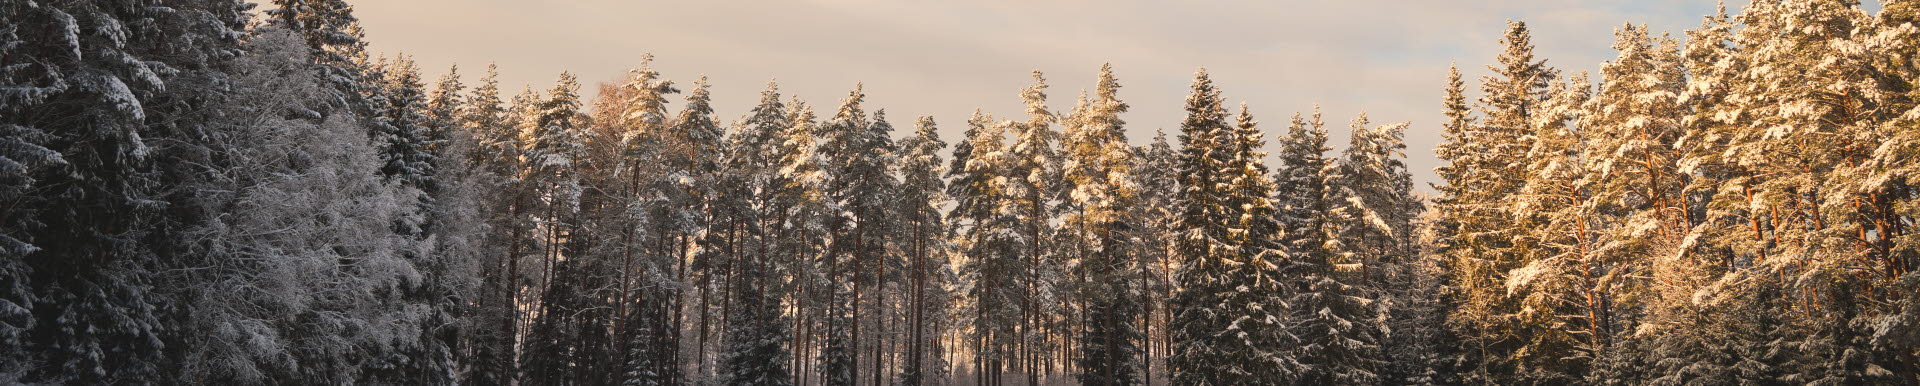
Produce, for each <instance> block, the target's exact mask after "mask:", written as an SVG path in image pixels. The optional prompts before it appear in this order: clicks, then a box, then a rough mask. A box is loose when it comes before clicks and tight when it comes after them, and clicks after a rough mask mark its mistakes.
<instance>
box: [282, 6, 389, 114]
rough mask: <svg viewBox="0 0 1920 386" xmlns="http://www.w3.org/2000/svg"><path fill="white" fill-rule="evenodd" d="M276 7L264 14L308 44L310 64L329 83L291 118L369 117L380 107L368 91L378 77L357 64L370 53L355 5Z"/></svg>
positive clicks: (360, 64) (361, 64) (294, 112)
mask: <svg viewBox="0 0 1920 386" xmlns="http://www.w3.org/2000/svg"><path fill="white" fill-rule="evenodd" d="M273 5H274V6H275V7H274V8H273V9H269V10H266V12H265V14H266V17H267V18H268V21H269V23H272V24H274V25H278V26H280V27H281V28H284V29H286V30H288V31H293V32H294V33H296V34H299V35H300V36H301V37H302V38H304V39H305V40H306V44H307V49H308V50H309V52H308V55H307V57H308V60H309V61H310V62H312V63H313V66H314V68H315V69H316V70H317V71H318V72H319V73H320V79H321V80H322V81H325V82H326V84H327V85H328V87H327V88H326V90H327V91H328V93H327V94H328V95H327V96H326V97H324V98H320V99H319V100H318V101H317V103H316V104H315V105H314V106H311V107H308V108H306V109H299V110H295V111H293V112H292V114H293V115H294V116H300V117H305V118H309V119H319V118H322V117H326V116H329V115H332V114H335V113H340V112H349V113H353V114H356V115H359V116H360V117H361V118H370V116H369V115H370V114H372V113H373V112H374V110H375V109H377V108H379V106H376V105H375V103H374V102H373V101H371V100H368V99H367V98H366V96H365V95H364V93H366V92H369V91H371V89H372V88H373V86H372V84H371V83H375V82H376V81H377V77H376V76H371V75H370V74H367V71H366V70H367V69H366V68H365V66H364V64H363V63H359V62H356V61H357V60H358V59H359V58H363V57H364V56H365V55H366V47H367V43H366V42H365V40H364V39H365V34H364V33H363V32H362V31H361V29H360V19H359V18H356V17H354V16H353V6H352V5H349V4H347V2H346V1H345V0H275V1H274V2H273ZM372 123H373V122H371V121H368V122H363V124H372Z"/></svg>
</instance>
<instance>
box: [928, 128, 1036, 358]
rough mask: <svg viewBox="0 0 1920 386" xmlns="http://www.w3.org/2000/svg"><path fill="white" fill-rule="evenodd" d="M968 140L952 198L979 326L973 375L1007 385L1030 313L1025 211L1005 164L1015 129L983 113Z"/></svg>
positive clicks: (957, 151) (959, 154) (958, 151)
mask: <svg viewBox="0 0 1920 386" xmlns="http://www.w3.org/2000/svg"><path fill="white" fill-rule="evenodd" d="M967 125H968V127H967V131H966V135H967V141H966V142H963V143H962V144H961V145H958V146H955V148H954V160H953V165H954V168H953V169H951V170H949V171H948V173H950V175H952V180H951V183H950V184H949V185H948V186H947V192H948V194H949V195H951V196H952V197H953V198H954V207H953V209H952V210H951V211H950V212H948V215H947V216H948V218H951V219H952V220H950V221H951V222H950V224H951V225H952V226H953V227H954V228H955V233H956V235H955V239H956V241H955V244H957V247H958V248H960V249H961V250H962V251H963V255H964V256H965V258H966V259H965V260H964V261H962V262H960V265H959V267H960V268H959V269H960V278H961V280H962V281H964V282H967V283H969V286H968V287H967V298H968V299H969V302H970V303H971V304H972V307H971V309H969V310H967V312H968V313H969V314H970V315H967V318H968V319H969V322H970V324H972V328H971V330H972V335H971V336H970V338H971V339H972V342H971V344H972V345H973V349H972V351H973V353H974V358H973V361H972V362H973V364H974V366H975V368H974V371H973V373H974V374H975V376H976V377H980V378H981V379H982V380H983V382H986V383H988V384H994V385H997V384H1000V383H1001V382H1002V381H1003V380H1002V379H1001V375H1003V374H1004V373H1005V370H1006V366H1009V365H1011V363H1010V362H1011V361H1012V360H1014V359H1016V358H1017V356H1016V354H1017V352H1016V350H1017V349H1018V348H1019V345H1018V344H1019V340H1018V337H1017V335H1015V333H1016V330H1015V328H1016V327H1017V326H1016V325H1017V324H1018V323H1020V322H1021V321H1022V320H1023V319H1022V315H1021V314H1020V307H1019V306H1020V305H1021V304H1022V303H1021V299H1022V298H1023V294H1024V293H1025V289H1024V286H1023V285H1022V282H1021V281H1020V278H1021V277H1022V275H1023V274H1024V273H1026V272H1027V270H1026V269H1025V263H1026V261H1024V260H1023V259H1022V258H1021V255H1020V253H1021V252H1023V251H1022V249H1021V248H1020V244H1019V239H1018V238H1019V237H1020V233H1018V232H1019V230H1018V229H1017V227H1016V225H1017V222H1016V216H1017V215H1018V214H1019V213H1020V212H1019V208H1017V207H1014V206H1013V205H1010V204H1008V203H1009V202H1010V201H1011V199H1012V198H1011V196H1009V195H1008V193H1007V190H1006V188H1005V185H1006V182H1005V180H1006V179H1007V178H1008V177H1007V176H1006V175H1005V173H1006V172H1007V169H1006V168H1005V167H1004V166H1003V165H1005V163H1006V162H1009V161H1008V158H1009V156H1008V153H1007V150H1006V142H1005V140H1006V135H1007V134H1006V133H1007V131H1008V130H1009V126H1012V125H1011V124H1006V123H995V122H993V118H992V117H991V116H988V115H986V114H983V113H980V112H978V111H976V112H974V116H973V118H972V119H969V120H968V121H967Z"/></svg>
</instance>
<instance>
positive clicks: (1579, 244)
mask: <svg viewBox="0 0 1920 386" xmlns="http://www.w3.org/2000/svg"><path fill="white" fill-rule="evenodd" d="M1591 88H1592V86H1591V85H1590V84H1588V83H1587V81H1586V75H1585V74H1584V73H1582V74H1579V75H1575V76H1574V77H1573V80H1572V81H1571V82H1567V81H1555V82H1554V83H1553V85H1552V86H1551V87H1550V88H1549V93H1550V94H1549V95H1551V96H1552V98H1551V99H1549V100H1547V101H1546V102H1544V103H1542V104H1540V105H1539V106H1540V108H1539V109H1538V110H1537V111H1536V112H1535V114H1534V123H1533V126H1534V127H1535V134H1534V135H1533V138H1534V141H1533V148H1532V149H1531V150H1530V151H1529V152H1528V155H1527V159H1526V162H1528V165H1529V166H1530V167H1529V168H1528V177H1527V181H1526V184H1525V185H1524V186H1522V187H1521V188H1520V191H1519V192H1518V193H1516V194H1515V195H1514V196H1511V197H1512V198H1513V199H1512V201H1511V204H1510V206H1509V207H1508V208H1507V209H1508V211H1509V212H1510V213H1512V214H1513V216H1514V217H1513V218H1514V221H1517V222H1519V224H1521V226H1520V228H1521V230H1520V231H1517V232H1515V233H1514V234H1513V238H1512V243H1513V244H1512V245H1513V248H1512V251H1513V253H1515V254H1516V255H1517V256H1519V258H1520V264H1522V265H1521V267H1519V268H1517V269H1514V270H1512V271H1508V273H1507V276H1506V283H1505V285H1506V295H1507V296H1509V297H1511V298H1513V299H1514V300H1515V301H1517V302H1519V304H1520V310H1519V311H1518V312H1517V313H1515V314H1511V315H1510V317H1512V318H1514V319H1515V320H1518V324H1519V326H1520V328H1521V329H1520V330H1519V332H1520V333H1522V334H1524V335H1522V336H1523V337H1525V338H1524V341H1523V342H1521V343H1520V346H1521V348H1520V349H1519V350H1517V351H1516V352H1515V353H1514V354H1511V355H1512V356H1511V357H1510V359H1512V360H1514V361H1516V362H1518V363H1519V366H1518V367H1517V368H1516V370H1515V371H1516V373H1515V374H1513V376H1515V377H1517V378H1519V379H1522V380H1525V381H1527V382H1536V383H1537V382H1548V383H1552V382H1573V381H1575V380H1577V379H1580V378H1581V377H1582V376H1584V375H1586V373H1587V369H1588V368H1589V366H1590V364H1591V363H1592V361H1593V359H1594V357H1595V356H1596V355H1598V354H1600V350H1599V349H1600V348H1601V347H1603V346H1604V345H1605V344H1606V339H1609V338H1610V337H1611V335H1612V334H1611V333H1610V332H1609V331H1610V330H1611V329H1612V327H1610V326H1609V325H1608V324H1607V323H1608V321H1609V320H1610V318H1611V317H1612V316H1613V315H1612V312H1611V304H1612V301H1613V299H1611V297H1610V296H1609V294H1610V293H1612V292H1610V291H1609V290H1608V288H1607V287H1608V286H1609V285H1608V283H1614V282H1619V280H1618V278H1613V280H1608V279H1609V278H1607V277H1606V276H1608V275H1609V274H1610V273H1613V272H1625V271H1626V270H1624V269H1622V270H1619V271H1616V270H1614V268H1615V266H1616V265H1617V264H1608V262H1606V261H1604V260H1603V259H1601V255H1600V254H1599V253H1597V251H1596V250H1597V249H1598V246H1599V242H1600V241H1601V234H1602V233H1603V232H1605V231H1606V229H1605V228H1603V225H1604V224H1603V221H1602V219H1601V214H1599V213H1597V212H1596V209H1595V203H1596V202H1597V201H1596V200H1595V199H1594V197H1593V190H1594V184H1595V182H1594V181H1595V180H1597V179H1598V178H1600V176H1598V175H1595V174H1593V173H1592V164H1591V163H1589V162H1587V161H1588V160H1590V159H1591V158H1592V156H1593V153H1590V152H1589V151H1590V150H1591V149H1590V148H1589V145H1590V142H1588V139H1590V136H1588V135H1587V134H1591V133H1588V132H1585V131H1580V130H1578V129H1577V128H1575V127H1574V126H1572V125H1570V120H1571V121H1572V122H1579V120H1578V119H1579V118H1580V117H1582V116H1584V115H1585V114H1584V112H1585V111H1586V110H1585V109H1584V108H1583V104H1585V103H1587V101H1588V98H1589V94H1591V91H1590V89H1591Z"/></svg>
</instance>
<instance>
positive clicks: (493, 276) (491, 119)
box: [442, 65, 531, 385]
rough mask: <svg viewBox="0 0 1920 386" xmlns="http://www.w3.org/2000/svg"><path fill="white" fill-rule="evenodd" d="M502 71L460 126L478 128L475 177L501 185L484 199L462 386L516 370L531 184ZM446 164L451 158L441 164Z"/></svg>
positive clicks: (492, 70) (476, 93) (497, 380)
mask: <svg viewBox="0 0 1920 386" xmlns="http://www.w3.org/2000/svg"><path fill="white" fill-rule="evenodd" d="M498 78H499V72H498V70H497V67H496V66H494V65H488V66H487V75H486V77H484V78H481V83H480V86H478V87H475V88H474V89H473V92H472V93H471V94H469V95H468V97H467V101H466V108H465V109H463V110H462V111H461V112H460V115H459V117H458V121H459V123H458V126H460V127H462V128H465V129H467V130H472V133H471V134H472V136H473V138H474V142H473V150H472V151H471V152H470V153H468V156H467V157H464V158H462V159H463V160H464V162H465V163H466V164H467V166H468V167H469V168H471V170H473V171H474V173H475V174H476V178H477V179H479V180H480V181H482V182H484V183H490V184H492V185H494V186H497V188H496V189H493V190H492V191H490V192H489V193H488V194H484V195H483V197H481V198H480V199H479V201H480V204H479V205H481V206H483V207H484V210H485V213H486V216H485V217H484V218H483V219H482V222H483V223H484V224H485V226H486V227H487V230H488V231H487V233H486V235H485V236H484V237H483V238H482V241H481V243H480V245H479V248H480V249H481V251H482V252H481V253H482V256H479V257H478V258H477V259H478V260H479V261H478V263H479V264H481V267H480V273H479V275H480V279H479V280H480V283H479V284H478V287H479V288H478V289H477V291H478V293H476V294H475V296H476V298H475V299H474V301H472V302H471V304H470V305H469V307H468V308H467V309H466V310H465V311H464V312H465V313H466V315H467V316H466V317H465V318H464V319H465V322H466V324H467V325H469V326H472V329H471V330H470V332H469V333H467V334H463V338H464V342H463V344H462V346H463V347H464V348H465V351H464V352H463V354H464V355H463V357H464V358H467V360H465V361H463V364H465V365H467V366H469V367H468V370H467V372H466V374H465V377H463V379H462V381H463V382H469V383H473V384H482V385H501V384H507V383H510V382H512V380H513V379H514V374H516V373H517V370H516V365H517V363H515V361H514V360H513V358H514V353H515V348H514V347H515V345H514V342H515V341H516V338H517V335H518V331H519V322H518V320H519V316H518V307H517V306H516V305H517V304H518V302H517V300H518V299H519V292H520V291H519V288H520V279H519V276H520V275H519V273H520V271H519V265H520V261H521V257H522V256H523V255H524V249H525V247H524V245H525V241H526V238H527V236H528V234H529V233H530V232H531V231H530V230H529V228H528V225H529V224H528V222H527V217H526V214H527V213H526V212H525V209H526V204H527V201H526V197H527V196H526V194H525V193H526V189H525V188H526V185H525V184H523V183H522V181H524V180H521V179H519V177H520V175H519V170H520V168H521V163H520V162H521V157H520V152H521V151H522V149H523V146H521V144H520V139H519V136H518V125H517V124H514V123H513V122H511V120H512V119H513V118H514V116H513V114H512V111H510V110H509V108H510V107H509V106H506V105H504V104H503V102H502V101H501V100H500V82H499V80H498ZM442 161H443V162H445V161H449V159H442Z"/></svg>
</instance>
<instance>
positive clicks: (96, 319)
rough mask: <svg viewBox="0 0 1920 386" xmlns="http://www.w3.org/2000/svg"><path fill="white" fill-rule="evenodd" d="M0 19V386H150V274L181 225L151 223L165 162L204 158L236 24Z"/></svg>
mask: <svg viewBox="0 0 1920 386" xmlns="http://www.w3.org/2000/svg"><path fill="white" fill-rule="evenodd" d="M162 5H170V6H162ZM0 8H5V9H4V10H0V17H3V18H5V19H6V20H7V22H6V23H5V24H6V25H7V26H5V27H0V47H4V48H0V55H3V56H0V137H4V139H0V148H4V150H0V176H4V177H0V180H5V182H6V187H4V188H0V207H4V208H6V209H3V210H0V260H5V261H6V262H5V263H0V272H4V275H5V277H6V278H5V279H0V320H4V325H5V327H0V344H6V347H7V348H5V349H0V381H4V382H21V383H82V384H85V383H115V382H139V381H142V380H152V379H157V378H158V377H159V376H160V375H162V374H165V373H168V372H171V371H172V370H171V369H163V368H162V366H166V365H167V364H166V363H164V358H165V357H164V354H165V353H164V352H163V351H162V350H163V349H164V348H165V347H164V346H165V345H166V342H163V339H170V338H172V337H170V336H163V334H164V333H165V326H163V325H162V324H163V323H165V322H167V321H168V320H171V319H172V318H171V317H170V318H168V320H163V319H162V316H163V315H161V313H162V312H165V311H167V310H166V307H167V306H168V305H167V304H166V301H167V300H166V299H163V298H162V297H161V293H164V291H156V289H155V288H154V286H155V285H156V284H168V283H161V282H158V281H156V279H158V278H157V277H156V276H155V272H154V271H155V270H156V269H158V268H157V267H159V266H161V265H162V264H163V263H165V264H171V263H172V261H171V260H165V261H163V260H162V259H165V258H172V257H174V256H172V255H171V254H172V253H173V252H174V251H173V250H172V249H174V248H175V247H180V245H176V244H173V243H172V242H171V241H168V240H167V239H165V238H163V237H164V236H166V235H168V233H169V232H172V231H173V228H174V227H177V226H180V225H182V224H181V223H182V222H184V221H183V220H181V219H177V218H169V217H167V216H170V215H172V214H173V213H165V212H163V210H165V209H168V208H167V207H166V205H167V204H168V203H169V201H174V200H180V199H182V197H181V196H179V195H174V194H173V193H174V192H172V191H170V190H169V189H168V186H169V185H168V184H169V183H171V182H174V181H173V180H174V179H176V177H177V176H179V173H181V172H182V169H187V168H188V167H184V166H181V165H180V164H178V163H173V162H171V160H174V159H182V158H187V157H193V156H195V154H175V153H173V152H174V151H175V150H180V151H183V152H201V151H206V150H209V149H205V148H204V147H202V146H201V145H203V144H205V143H206V142H207V141H205V140H204V135H206V134H207V133H206V132H205V131H204V129H205V128H206V124H207V123H208V120H209V119H212V117H210V116H209V114H206V112H208V111H211V110H213V109H214V108H215V106H213V105H216V104H218V103H220V102H224V98H225V95H224V94H225V93H226V91H227V90H226V89H223V88H220V87H218V86H219V85H218V84H217V83H215V81H214V80H215V79H219V78H221V77H223V76H224V75H223V74H222V73H221V71H223V69H224V67H225V66H226V65H228V64H229V63H228V62H229V61H231V60H233V59H234V58H235V56H237V54H238V53H239V39H240V37H241V36H242V34H243V32H242V31H243V29H244V23H245V19H244V18H245V13H244V10H245V8H244V6H243V5H240V4H238V3H236V2H225V1H205V2H197V3H181V4H156V3H155V2H152V1H100V2H65V3H57V4H55V3H46V2H33V3H12V4H8V5H6V6H5V7H0ZM176 142H178V143H182V145H173V143H176ZM161 144H167V145H166V146H164V147H163V146H162V145H161ZM162 150H165V151H166V152H161V151H162ZM202 154H204V153H202ZM16 184H17V185H16ZM192 220H195V219H186V220H185V221H192ZM184 258H186V257H183V259H184Z"/></svg>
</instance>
